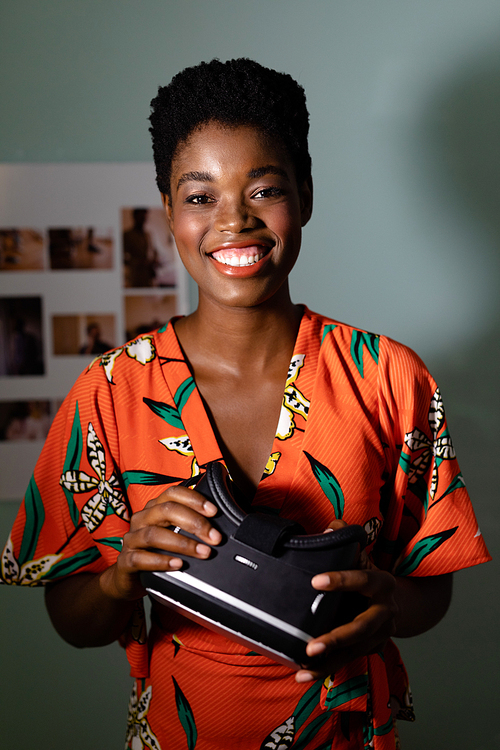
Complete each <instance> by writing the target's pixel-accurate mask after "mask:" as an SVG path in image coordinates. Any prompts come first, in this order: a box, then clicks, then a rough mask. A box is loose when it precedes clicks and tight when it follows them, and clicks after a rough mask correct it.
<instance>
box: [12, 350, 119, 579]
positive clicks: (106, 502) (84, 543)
mask: <svg viewBox="0 0 500 750" xmlns="http://www.w3.org/2000/svg"><path fill="white" fill-rule="evenodd" d="M113 387H116V386H112V385H110V384H109V383H108V382H107V380H106V377H105V374H104V369H103V368H102V367H99V366H98V364H97V363H96V364H94V365H93V366H92V365H91V366H90V368H88V369H87V370H86V371H85V372H84V373H83V374H82V375H81V376H80V377H79V378H78V380H77V382H76V384H75V385H74V386H73V388H72V390H71V392H70V393H69V395H68V396H67V398H66V399H65V401H64V403H63V405H62V406H61V408H60V410H59V412H58V414H57V415H56V418H55V420H54V423H53V425H52V427H51V429H50V432H49V435H48V437H47V440H46V442H45V445H44V447H43V450H42V453H41V454H40V458H39V460H38V462H37V464H36V467H35V470H34V472H33V476H32V478H31V481H30V483H29V486H28V489H27V492H26V495H25V497H24V500H23V502H22V504H21V506H20V509H19V512H18V515H17V518H16V521H15V523H14V526H13V529H12V532H11V535H10V536H9V539H8V541H7V544H6V546H5V548H4V550H3V553H2V561H1V580H2V582H3V583H8V584H13V585H27V586H37V585H43V584H45V583H47V582H48V581H53V580H55V579H58V578H61V577H63V576H67V575H70V574H74V573H79V572H83V571H85V572H95V573H98V572H100V571H102V570H104V569H106V568H107V567H108V566H109V565H110V564H112V563H113V562H114V561H115V560H116V557H117V556H118V553H119V550H120V549H121V544H122V538H123V535H124V534H125V532H126V531H127V529H128V526H129V518H130V508H129V505H128V501H127V497H126V493H125V488H124V485H123V481H122V479H121V476H120V473H119V470H118V466H119V455H118V452H119V443H118V435H117V429H116V422H115V419H114V408H113V399H112V393H111V388H113Z"/></svg>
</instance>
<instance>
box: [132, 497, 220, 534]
mask: <svg viewBox="0 0 500 750" xmlns="http://www.w3.org/2000/svg"><path fill="white" fill-rule="evenodd" d="M189 492H190V494H194V493H192V492H191V491H189ZM196 494H198V493H196ZM199 497H202V496H199ZM162 499H163V502H155V504H152V505H149V507H146V508H145V509H144V510H142V511H139V512H138V513H136V514H134V516H133V518H132V524H131V529H132V530H133V531H137V530H139V529H141V528H150V527H163V528H167V527H169V526H174V527H178V528H179V529H183V530H184V531H187V532H189V533H190V534H193V535H194V536H196V537H198V538H199V539H201V540H202V541H204V542H205V543H207V544H219V542H220V541H221V540H222V535H221V533H220V532H219V531H218V530H217V529H216V528H214V527H213V526H212V524H211V523H210V520H209V519H208V518H207V517H206V515H202V514H201V513H200V501H199V499H198V498H193V500H192V502H191V503H190V504H187V503H186V502H184V503H183V504H181V503H179V502H177V500H175V499H173V498H172V496H171V495H170V494H169V495H165V496H163V498H162ZM157 500H158V499H157ZM214 507H215V506H214ZM204 512H205V513H206V512H207V509H206V508H205V509H204ZM208 512H209V513H211V509H210V508H209V509H208Z"/></svg>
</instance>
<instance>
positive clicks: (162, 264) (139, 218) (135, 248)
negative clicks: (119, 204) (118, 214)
mask: <svg viewBox="0 0 500 750" xmlns="http://www.w3.org/2000/svg"><path fill="white" fill-rule="evenodd" d="M122 239H123V271H124V280H123V284H124V286H125V287H128V288H141V287H171V286H175V285H176V284H177V269H176V253H177V251H176V249H175V243H174V238H173V236H172V234H171V232H170V229H169V227H168V224H167V219H166V216H165V212H164V211H163V209H162V208H141V207H137V208H123V209H122Z"/></svg>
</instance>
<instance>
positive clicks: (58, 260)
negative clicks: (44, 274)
mask: <svg viewBox="0 0 500 750" xmlns="http://www.w3.org/2000/svg"><path fill="white" fill-rule="evenodd" d="M49 258H50V267H51V268H52V269H54V270H56V269H80V270H82V269H83V270H85V269H95V270H101V271H102V270H103V269H106V268H112V267H113V230H112V229H102V228H97V227H72V228H67V227H54V228H52V229H49Z"/></svg>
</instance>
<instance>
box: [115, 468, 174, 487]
mask: <svg viewBox="0 0 500 750" xmlns="http://www.w3.org/2000/svg"><path fill="white" fill-rule="evenodd" d="M122 477H123V481H124V482H125V487H128V486H129V485H130V484H147V485H154V484H172V483H173V482H181V481H182V477H171V476H169V475H168V474H157V473H156V472H154V471H141V470H140V469H131V470H130V471H124V472H123V474H122Z"/></svg>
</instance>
